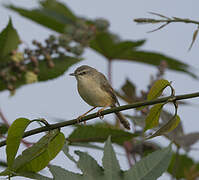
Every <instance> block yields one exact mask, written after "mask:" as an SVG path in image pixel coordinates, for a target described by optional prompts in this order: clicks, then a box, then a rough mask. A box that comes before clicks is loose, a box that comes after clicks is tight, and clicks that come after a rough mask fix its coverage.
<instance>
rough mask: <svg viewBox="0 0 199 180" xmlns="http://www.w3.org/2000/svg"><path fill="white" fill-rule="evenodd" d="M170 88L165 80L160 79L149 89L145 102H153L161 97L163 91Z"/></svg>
mask: <svg viewBox="0 0 199 180" xmlns="http://www.w3.org/2000/svg"><path fill="white" fill-rule="evenodd" d="M167 86H170V82H169V81H167V80H165V79H160V80H157V81H156V82H155V83H154V84H153V86H152V87H151V89H150V91H149V93H148V95H147V100H153V99H156V98H158V97H159V96H161V95H162V92H163V91H164V89H165V88H166V87H167Z"/></svg>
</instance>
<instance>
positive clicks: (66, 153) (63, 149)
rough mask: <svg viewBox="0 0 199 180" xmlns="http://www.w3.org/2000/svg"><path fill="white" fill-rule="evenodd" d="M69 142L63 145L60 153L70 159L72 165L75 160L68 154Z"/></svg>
mask: <svg viewBox="0 0 199 180" xmlns="http://www.w3.org/2000/svg"><path fill="white" fill-rule="evenodd" d="M68 144H69V142H68V141H66V142H65V143H64V146H63V148H62V151H63V152H64V154H65V155H66V156H67V157H68V159H70V160H71V161H73V162H74V163H76V160H75V159H74V158H73V156H71V155H70V153H69V147H68Z"/></svg>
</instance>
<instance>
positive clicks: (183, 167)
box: [168, 153, 199, 179]
mask: <svg viewBox="0 0 199 180" xmlns="http://www.w3.org/2000/svg"><path fill="white" fill-rule="evenodd" d="M176 158H177V161H176ZM196 165H197V164H196V162H194V160H193V159H192V158H190V157H189V156H187V155H186V154H176V153H175V154H173V155H172V159H171V163H170V165H169V168H168V172H169V173H170V174H171V175H173V176H174V177H175V178H177V179H180V178H185V171H187V170H190V169H191V168H192V167H193V166H195V167H196ZM197 169H198V171H199V167H197Z"/></svg>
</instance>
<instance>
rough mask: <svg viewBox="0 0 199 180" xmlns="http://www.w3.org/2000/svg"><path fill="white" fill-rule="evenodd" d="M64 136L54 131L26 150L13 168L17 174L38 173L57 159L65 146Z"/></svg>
mask: <svg viewBox="0 0 199 180" xmlns="http://www.w3.org/2000/svg"><path fill="white" fill-rule="evenodd" d="M64 141H65V137H64V134H63V133H61V132H59V130H52V131H50V132H49V133H48V134H46V135H45V136H43V137H42V138H41V139H40V140H39V141H38V142H37V143H36V144H34V145H33V146H31V147H30V148H28V149H26V150H24V151H23V152H22V154H21V155H19V156H18V157H17V158H16V159H15V161H14V163H13V166H12V169H13V170H14V171H16V172H26V171H28V172H38V171H40V170H42V169H43V168H45V167H46V166H47V165H48V163H49V162H50V161H51V160H52V159H54V158H55V157H56V155H57V154H58V153H59V152H60V151H61V149H62V147H63V145H64Z"/></svg>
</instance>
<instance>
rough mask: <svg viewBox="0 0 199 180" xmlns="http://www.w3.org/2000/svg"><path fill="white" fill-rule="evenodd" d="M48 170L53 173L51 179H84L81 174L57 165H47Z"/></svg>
mask: <svg viewBox="0 0 199 180" xmlns="http://www.w3.org/2000/svg"><path fill="white" fill-rule="evenodd" d="M48 167H49V170H50V172H51V173H52V175H53V180H66V177H67V180H75V179H77V180H86V179H85V178H84V177H83V176H82V175H81V174H77V173H73V172H70V171H68V170H66V169H63V168H61V167H59V166H53V165H49V166H48Z"/></svg>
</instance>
